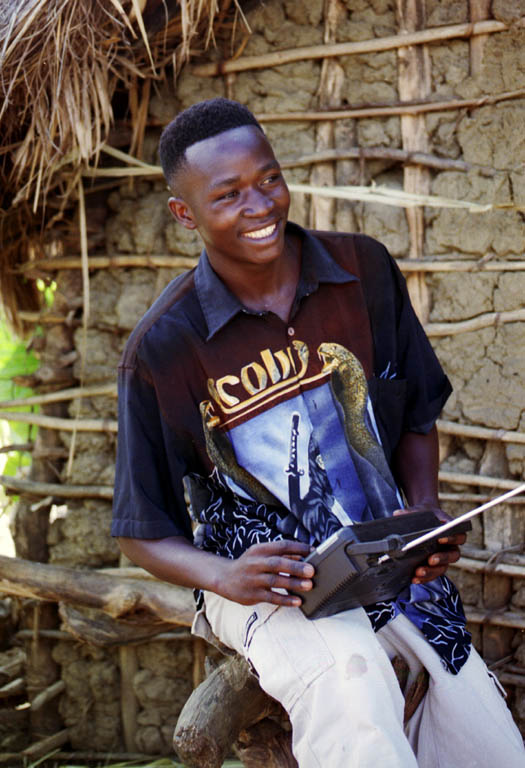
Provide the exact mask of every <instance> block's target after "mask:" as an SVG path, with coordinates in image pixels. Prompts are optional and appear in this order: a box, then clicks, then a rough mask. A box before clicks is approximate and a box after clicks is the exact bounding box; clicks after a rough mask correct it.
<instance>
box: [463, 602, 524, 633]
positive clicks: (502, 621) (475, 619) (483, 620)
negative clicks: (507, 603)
mask: <svg viewBox="0 0 525 768" xmlns="http://www.w3.org/2000/svg"><path fill="white" fill-rule="evenodd" d="M464 608H465V616H466V617H467V621H469V622H471V623H472V624H483V625H490V626H493V627H508V628H510V629H520V630H525V616H524V615H523V613H521V612H520V613H518V612H515V611H484V610H479V609H477V608H471V607H470V606H468V605H467V606H464Z"/></svg>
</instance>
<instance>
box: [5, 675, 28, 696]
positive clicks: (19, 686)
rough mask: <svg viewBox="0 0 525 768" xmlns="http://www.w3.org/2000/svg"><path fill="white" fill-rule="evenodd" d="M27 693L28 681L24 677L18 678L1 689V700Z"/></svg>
mask: <svg viewBox="0 0 525 768" xmlns="http://www.w3.org/2000/svg"><path fill="white" fill-rule="evenodd" d="M25 691H26V681H25V680H24V678H23V677H16V678H15V679H14V680H10V681H9V682H8V683H6V684H5V685H2V687H1V688H0V699H11V698H12V697H13V696H20V695H21V694H23V693H25Z"/></svg>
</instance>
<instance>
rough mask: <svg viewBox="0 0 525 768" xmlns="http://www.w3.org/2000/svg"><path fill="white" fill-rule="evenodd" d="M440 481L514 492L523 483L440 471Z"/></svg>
mask: <svg viewBox="0 0 525 768" xmlns="http://www.w3.org/2000/svg"><path fill="white" fill-rule="evenodd" d="M439 480H440V481H441V482H443V483H453V484H455V483H457V484H458V485H479V486H486V487H489V488H502V489H503V490H509V491H510V490H512V489H513V488H518V486H520V485H521V483H520V482H519V481H518V480H506V479H504V478H501V477H486V476H485V475H467V474H465V473H463V472H445V471H440V473H439Z"/></svg>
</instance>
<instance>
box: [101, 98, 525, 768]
mask: <svg viewBox="0 0 525 768" xmlns="http://www.w3.org/2000/svg"><path fill="white" fill-rule="evenodd" d="M160 155H161V162H162V165H163V169H164V172H165V175H166V179H167V181H168V184H169V186H170V188H171V190H172V192H173V197H171V198H170V200H169V208H170V210H171V212H172V214H173V215H174V217H175V218H176V219H177V221H178V222H179V223H180V224H181V225H182V226H184V227H186V228H188V229H191V230H193V229H197V230H198V232H199V234H200V236H201V237H202V239H203V241H204V246H205V250H204V251H203V254H202V255H201V259H200V261H199V265H198V266H197V268H196V269H194V270H191V271H190V272H188V273H186V274H185V275H182V276H180V277H179V278H177V279H176V280H174V281H173V282H172V283H171V284H170V286H168V288H167V289H166V290H165V292H164V293H163V294H162V296H161V297H160V298H159V299H158V300H157V301H156V302H155V304H154V305H153V307H152V308H151V309H150V310H149V312H148V313H147V314H146V315H145V317H144V318H143V319H142V320H141V322H140V323H139V324H138V326H137V328H136V329H135V331H134V332H133V334H132V335H131V338H130V340H129V342H128V345H127V348H126V351H125V353H124V356H123V359H122V362H121V366H120V371H119V375H120V379H119V382H120V384H119V386H120V388H119V409H120V413H119V447H118V460H117V480H116V492H115V505H114V523H113V529H112V530H113V534H114V535H116V536H118V537H119V542H120V545H121V547H122V550H123V551H124V552H125V553H126V554H127V555H128V556H129V557H130V558H131V559H132V560H133V561H134V562H136V563H138V564H139V565H141V566H143V567H144V568H146V569H147V570H149V571H151V573H153V574H155V575H156V576H158V577H160V578H162V579H164V580H165V581H168V582H173V583H176V584H181V585H186V586H190V587H194V588H197V589H198V590H200V591H201V595H202V596H203V605H204V612H200V613H199V614H198V615H197V619H196V622H195V630H196V631H197V632H203V631H204V630H206V628H207V627H209V626H210V625H211V628H212V630H213V632H214V633H215V635H216V636H218V637H219V638H220V640H221V641H222V642H223V643H225V644H226V645H228V646H229V647H231V648H233V649H235V650H236V651H238V652H239V653H242V654H244V656H245V657H246V658H247V659H248V660H249V661H250V663H251V664H252V665H253V668H254V669H255V671H256V672H257V674H258V675H259V678H260V683H261V686H262V687H263V688H264V689H265V690H266V691H267V692H268V693H269V694H270V695H272V696H273V697H275V698H276V699H278V700H279V701H281V703H282V704H283V706H284V707H285V708H286V709H287V711H288V713H289V715H290V719H291V722H292V728H293V749H294V754H295V755H296V757H297V760H298V762H299V765H300V768H310V767H313V766H322V768H343V766H344V767H345V768H347V766H359V768H365V767H367V766H372V765H374V766H377V765H381V766H389V768H395V767H399V768H401V767H402V768H411V767H413V766H417V765H419V766H420V768H421V767H422V766H424V767H425V768H431V767H433V768H435V767H436V766H441V767H442V768H445V767H446V768H453V767H454V768H455V767H456V766H460V765H461V766H464V767H465V768H466V767H467V766H489V765H491V766H492V765H493V763H494V762H495V761H496V760H500V761H504V762H505V764H506V766H512V768H514V766H516V767H517V766H524V765H525V757H524V753H523V744H522V740H521V738H520V736H519V733H518V731H517V729H516V727H515V726H514V724H513V723H512V720H511V718H510V715H509V713H508V710H507V709H506V707H505V704H504V703H503V700H502V698H501V695H500V693H499V691H498V690H497V689H496V687H495V685H494V682H493V680H492V679H491V678H490V677H489V676H488V673H487V670H486V668H485V667H484V665H483V662H482V661H481V660H480V659H479V657H478V656H477V654H476V652H475V651H474V650H473V649H472V648H471V647H470V637H469V634H468V632H467V631H466V629H465V626H464V625H465V621H464V615H463V612H462V608H461V604H460V601H459V596H458V595H457V593H456V591H455V589H454V587H453V585H452V584H451V582H449V581H448V580H447V579H446V578H444V577H443V574H444V572H445V570H446V568H447V566H448V565H449V564H450V563H452V562H455V561H456V560H457V558H458V556H459V554H458V548H457V544H458V543H462V540H463V539H458V538H455V539H454V538H452V539H449V540H445V541H442V542H441V543H442V547H441V549H440V551H439V552H438V553H436V554H434V555H432V556H431V557H430V558H429V560H428V562H427V563H425V564H424V565H423V566H422V567H420V568H418V569H417V570H416V573H415V575H414V580H413V584H412V585H411V586H410V587H409V588H408V589H406V590H405V591H404V592H402V593H401V594H400V596H399V597H398V598H397V600H395V601H392V602H385V603H379V604H376V605H373V606H368V607H367V608H366V610H365V609H363V608H357V609H354V610H351V611H345V612H343V613H339V614H337V615H335V616H331V617H329V618H322V619H317V620H308V619H307V618H305V616H304V615H303V613H302V612H301V610H300V608H299V606H300V604H301V598H300V597H298V596H297V595H298V594H299V595H300V594H301V593H302V592H303V593H304V592H307V591H308V590H310V589H312V585H313V581H312V579H313V577H314V572H313V568H312V566H311V565H310V564H308V563H304V562H303V561H302V558H303V557H304V556H305V555H307V554H308V552H309V551H310V549H311V547H312V546H316V545H318V544H320V543H321V542H322V541H323V540H325V539H326V537H327V536H328V535H330V534H331V533H332V532H333V531H335V530H336V529H337V528H339V527H340V526H341V525H350V524H352V522H356V521H361V520H367V519H373V518H377V517H384V516H387V515H390V514H392V513H393V512H394V511H395V510H397V509H398V508H399V507H401V506H402V502H401V497H400V495H399V491H398V488H399V489H401V490H402V492H403V494H404V496H405V499H406V501H407V503H408V505H409V509H408V510H407V511H410V509H413V508H418V507H422V506H423V507H431V508H434V509H436V510H439V502H438V494H437V468H438V449H437V436H436V429H435V420H436V418H437V417H438V415H439V412H440V410H441V408H442V406H443V404H444V402H445V400H446V398H447V397H448V395H449V393H450V385H449V383H448V380H447V379H446V377H445V375H444V374H443V372H442V370H441V368H440V366H439V363H438V362H437V360H436V358H435V356H434V354H433V352H432V349H431V347H430V345H429V343H428V341H427V339H426V337H425V335H424V333H423V331H422V329H421V326H420V325H419V323H418V322H417V319H416V318H415V315H414V313H413V310H412V308H411V306H410V302H409V299H408V296H407V293H406V288H405V286H404V281H403V279H402V277H401V276H400V274H399V271H398V270H397V268H396V266H395V264H394V263H393V261H392V259H391V258H390V257H389V256H388V254H387V252H386V251H385V249H384V248H383V247H382V246H381V245H380V244H379V243H377V242H376V241H374V240H372V239H370V238H367V237H365V236H361V235H341V234H337V233H309V232H306V231H305V230H303V229H301V228H300V227H298V226H296V225H293V224H291V223H288V222H287V215H288V207H289V202H290V199H289V193H288V189H287V187H286V184H285V182H284V179H283V177H282V174H281V171H280V168H279V164H278V162H277V160H276V159H275V156H274V154H273V151H272V148H271V146H270V144H269V142H268V140H267V139H266V137H265V135H264V133H263V131H262V129H261V127H260V126H259V124H258V123H257V121H256V120H255V118H254V117H253V115H252V114H251V113H250V112H249V111H248V110H246V109H245V108H244V107H242V106H241V105H239V104H237V103H236V102H231V101H228V100H226V99H213V100H210V101H208V102H202V103H200V104H196V105H194V106H193V107H191V108H190V109H189V110H186V111H185V112H183V113H181V114H180V115H179V116H178V117H177V119H176V120H175V121H173V122H172V123H171V124H170V125H169V126H168V127H167V128H166V130H165V131H164V133H163V136H162V138H161V145H160ZM183 479H184V481H185V484H186V487H187V490H188V492H189V495H190V498H191V505H192V512H193V516H194V518H195V521H196V522H198V523H200V525H199V526H198V528H197V529H196V530H195V534H194V537H193V541H192V529H191V525H190V521H189V518H188V516H187V514H186V505H185V500H184V492H183ZM440 514H442V513H440ZM203 627H204V630H203V629H202V628H203ZM396 654H401V655H402V656H403V657H404V658H405V659H406V660H407V662H408V663H409V665H410V669H411V674H412V675H415V674H417V672H418V671H419V669H420V668H421V665H423V666H425V667H426V668H427V669H428V671H429V673H430V677H431V683H430V688H429V692H428V694H427V695H426V697H425V700H424V701H423V702H422V704H421V705H420V707H419V708H418V710H417V711H416V713H415V715H414V716H413V717H412V718H411V720H410V722H409V724H408V726H407V728H406V732H404V730H403V698H402V695H401V692H400V689H399V685H398V683H397V680H396V678H395V675H394V673H393V670H392V667H391V664H390V661H389V658H392V656H394V655H396ZM478 729H479V730H478Z"/></svg>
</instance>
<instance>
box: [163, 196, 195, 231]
mask: <svg viewBox="0 0 525 768" xmlns="http://www.w3.org/2000/svg"><path fill="white" fill-rule="evenodd" d="M168 208H169V209H170V211H171V215H172V216H173V218H174V219H176V220H177V221H178V222H179V224H182V226H183V227H186V229H197V224H196V223H195V219H194V218H193V213H192V212H191V209H190V207H189V205H188V204H187V203H186V202H184V200H183V199H182V198H181V197H170V199H169V200H168Z"/></svg>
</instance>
